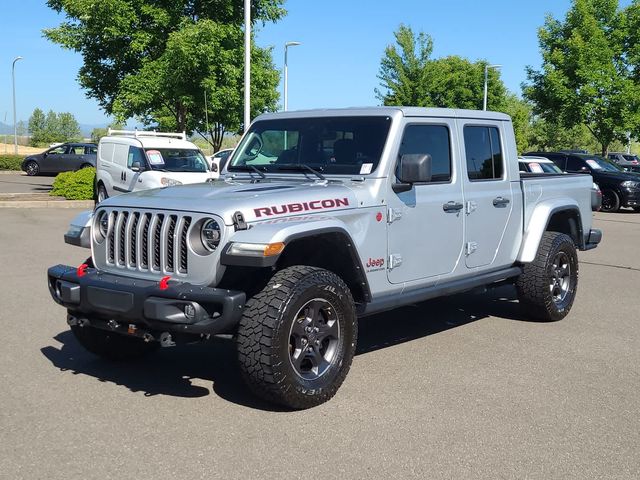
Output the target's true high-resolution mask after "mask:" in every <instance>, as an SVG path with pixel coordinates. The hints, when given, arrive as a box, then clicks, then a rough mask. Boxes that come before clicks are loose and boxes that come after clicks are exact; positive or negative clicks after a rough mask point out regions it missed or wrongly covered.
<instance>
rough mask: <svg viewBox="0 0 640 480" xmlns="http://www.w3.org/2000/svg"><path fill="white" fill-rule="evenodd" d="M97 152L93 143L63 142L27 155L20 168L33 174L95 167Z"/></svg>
mask: <svg viewBox="0 0 640 480" xmlns="http://www.w3.org/2000/svg"><path fill="white" fill-rule="evenodd" d="M97 154H98V145H96V144H95V143H63V144H62V145H57V146H55V147H52V148H50V149H49V150H46V151H45V152H42V153H39V154H38V155H29V156H28V157H27V158H25V159H24V160H23V161H22V170H23V171H25V172H27V175H30V176H34V175H39V174H41V173H60V172H68V171H73V170H79V169H81V168H85V167H95V166H96V158H97Z"/></svg>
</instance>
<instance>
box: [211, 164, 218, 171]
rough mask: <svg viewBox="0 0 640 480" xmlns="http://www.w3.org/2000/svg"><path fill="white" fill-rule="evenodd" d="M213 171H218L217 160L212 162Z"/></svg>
mask: <svg viewBox="0 0 640 480" xmlns="http://www.w3.org/2000/svg"><path fill="white" fill-rule="evenodd" d="M211 171H212V172H217V171H218V165H216V164H215V162H211Z"/></svg>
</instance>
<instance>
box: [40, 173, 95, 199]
mask: <svg viewBox="0 0 640 480" xmlns="http://www.w3.org/2000/svg"><path fill="white" fill-rule="evenodd" d="M95 178H96V169H95V168H82V169H80V170H78V171H77V172H63V173H59V174H58V176H57V177H56V178H55V180H54V181H53V190H51V192H49V195H52V196H56V197H64V198H66V199H67V200H91V199H93V182H94V180H95Z"/></svg>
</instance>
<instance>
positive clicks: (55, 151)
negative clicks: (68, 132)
mask: <svg viewBox="0 0 640 480" xmlns="http://www.w3.org/2000/svg"><path fill="white" fill-rule="evenodd" d="M67 148H68V147H67V146H66V145H60V146H59V147H56V148H54V149H52V150H49V152H48V155H64V154H65V153H67Z"/></svg>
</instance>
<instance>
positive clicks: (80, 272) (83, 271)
mask: <svg viewBox="0 0 640 480" xmlns="http://www.w3.org/2000/svg"><path fill="white" fill-rule="evenodd" d="M87 268H89V265H87V264H86V263H83V264H82V265H80V266H79V267H78V269H77V270H76V275H77V276H79V277H84V276H85V275H86V274H87Z"/></svg>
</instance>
